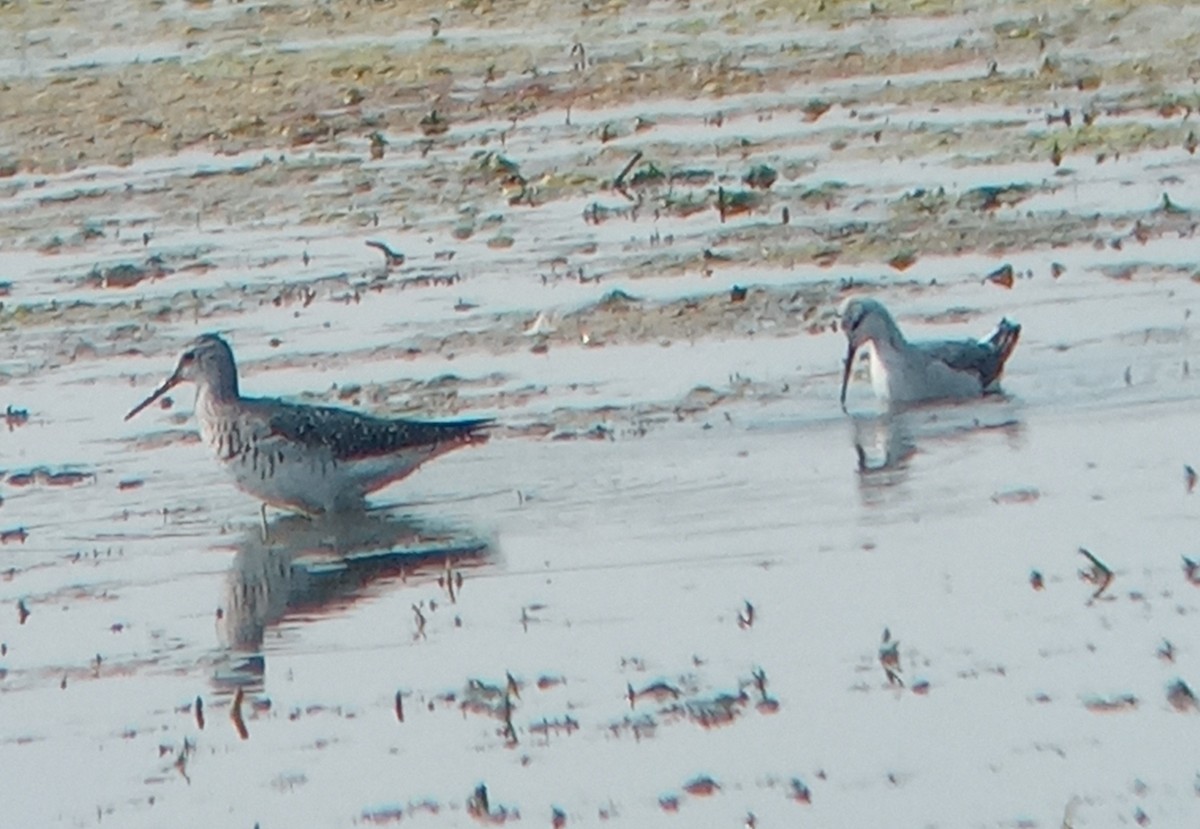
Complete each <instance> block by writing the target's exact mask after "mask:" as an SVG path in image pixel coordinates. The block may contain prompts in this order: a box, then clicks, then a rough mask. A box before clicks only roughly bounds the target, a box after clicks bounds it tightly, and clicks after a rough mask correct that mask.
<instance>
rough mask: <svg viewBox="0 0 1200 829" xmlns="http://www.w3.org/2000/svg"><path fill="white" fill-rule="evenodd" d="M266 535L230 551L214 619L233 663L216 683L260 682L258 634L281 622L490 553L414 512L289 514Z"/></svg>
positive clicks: (479, 562) (456, 569)
mask: <svg viewBox="0 0 1200 829" xmlns="http://www.w3.org/2000/svg"><path fill="white" fill-rule="evenodd" d="M267 538H268V540H267V541H266V542H264V541H263V540H262V535H261V533H260V532H259V530H258V529H257V528H255V529H254V530H252V531H247V532H246V533H245V534H244V535H243V536H242V538H241V539H240V540H239V541H238V542H237V544H236V545H235V550H236V554H235V556H234V559H233V564H232V566H231V567H230V569H229V573H228V574H227V578H226V583H225V588H224V596H223V601H222V604H221V614H220V619H219V621H218V634H219V636H220V639H221V644H222V645H223V646H224V647H225V648H226V649H227V650H228V651H230V654H229V656H230V657H231V658H232V662H231V664H229V665H228V666H227V667H226V668H225V669H223V670H221V671H219V673H218V676H217V677H216V684H217V685H218V686H225V687H227V688H230V689H231V688H233V687H235V686H244V685H250V686H254V685H259V684H260V683H261V677H262V674H263V671H264V670H265V659H264V657H263V656H262V654H261V647H262V643H263V638H264V636H265V634H266V631H267V629H268V628H269V627H270V626H272V625H274V624H276V623H278V622H279V621H281V620H283V619H285V618H287V617H289V616H296V615H298V614H303V615H304V617H305V618H306V619H314V618H319V617H321V616H328V615H331V614H334V613H338V612H341V611H343V610H345V609H346V608H348V607H349V606H350V605H352V604H353V603H354V602H355V601H357V600H358V599H359V598H360V597H362V596H363V595H365V594H366V592H367V589H368V588H369V587H370V585H372V584H373V583H375V582H379V581H381V580H386V579H403V580H404V581H405V582H406V583H408V582H413V581H417V582H424V581H433V580H436V579H438V578H443V577H452V575H451V574H452V573H453V574H461V572H462V571H463V570H468V569H476V568H479V567H483V566H486V565H487V564H488V563H489V561H490V560H491V556H492V550H491V548H490V545H489V543H488V541H487V540H486V539H483V538H481V537H479V536H478V535H474V534H472V533H471V532H470V531H468V530H465V529H463V528H462V527H457V526H454V525H452V524H449V523H439V522H437V521H433V520H429V519H423V518H418V517H416V516H412V515H392V514H377V513H366V514H363V513H358V514H352V515H348V516H344V517H339V516H330V517H328V518H325V519H321V520H311V519H308V518H305V517H302V516H297V515H287V516H283V517H281V518H279V519H277V520H275V521H272V522H271V524H270V526H269V533H268V535H267ZM458 578H461V575H458ZM449 589H454V587H453V585H451V586H450V588H449ZM239 655H240V658H238V656H239Z"/></svg>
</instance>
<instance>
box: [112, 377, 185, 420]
mask: <svg viewBox="0 0 1200 829" xmlns="http://www.w3.org/2000/svg"><path fill="white" fill-rule="evenodd" d="M177 385H179V375H178V374H172V375H171V376H170V377H168V378H167V379H166V380H163V382H162V385H161V386H159V387H158V388H157V389H155V390H154V393H153V394H151V395H150V396H149V397H147V398H146V399H145V400H143V401H142V402H141V403H138V404H137V405H136V406H134V407H133V408H132V409H130V410H129V414H127V415H125V419H126V420H129V419H130V418H131V417H133V416H134V415H136V414H137V413H138V412H140V411H141V410H142V409H144V408H146V407H147V406H149V405H150V404H151V403H153V402H154V401H155V400H157V399H158V398H160V397H162V396H163V395H164V394H166V393H167V392H169V391H170V390H171V389H173V388H175V386H177Z"/></svg>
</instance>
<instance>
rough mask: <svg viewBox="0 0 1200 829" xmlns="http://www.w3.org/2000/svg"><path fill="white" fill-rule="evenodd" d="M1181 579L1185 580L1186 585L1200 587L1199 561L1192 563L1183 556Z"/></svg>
mask: <svg viewBox="0 0 1200 829" xmlns="http://www.w3.org/2000/svg"><path fill="white" fill-rule="evenodd" d="M1183 577H1184V578H1185V579H1187V581H1188V584H1192V585H1195V586H1196V587H1200V561H1193V560H1192V559H1190V558H1188V557H1187V556H1184V557H1183Z"/></svg>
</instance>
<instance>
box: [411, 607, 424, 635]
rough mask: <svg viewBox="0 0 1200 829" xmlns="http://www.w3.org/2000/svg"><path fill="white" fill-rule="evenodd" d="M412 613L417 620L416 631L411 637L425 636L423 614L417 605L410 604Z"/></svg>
mask: <svg viewBox="0 0 1200 829" xmlns="http://www.w3.org/2000/svg"><path fill="white" fill-rule="evenodd" d="M412 609H413V615H414V616H415V617H416V620H417V632H416V633H414V634H413V639H424V638H425V614H424V613H422V612H421V608H420V607H418V606H417V605H413V606H412Z"/></svg>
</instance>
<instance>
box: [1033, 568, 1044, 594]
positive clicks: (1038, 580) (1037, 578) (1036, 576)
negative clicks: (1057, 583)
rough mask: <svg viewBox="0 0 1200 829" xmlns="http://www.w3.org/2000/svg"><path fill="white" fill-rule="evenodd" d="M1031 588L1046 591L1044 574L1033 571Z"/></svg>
mask: <svg viewBox="0 0 1200 829" xmlns="http://www.w3.org/2000/svg"><path fill="white" fill-rule="evenodd" d="M1029 586H1030V587H1032V588H1033V589H1034V590H1045V589H1046V581H1045V579H1043V578H1042V574H1041V573H1040V572H1038V571H1037V570H1032V571H1030V573H1029Z"/></svg>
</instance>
